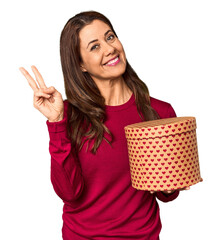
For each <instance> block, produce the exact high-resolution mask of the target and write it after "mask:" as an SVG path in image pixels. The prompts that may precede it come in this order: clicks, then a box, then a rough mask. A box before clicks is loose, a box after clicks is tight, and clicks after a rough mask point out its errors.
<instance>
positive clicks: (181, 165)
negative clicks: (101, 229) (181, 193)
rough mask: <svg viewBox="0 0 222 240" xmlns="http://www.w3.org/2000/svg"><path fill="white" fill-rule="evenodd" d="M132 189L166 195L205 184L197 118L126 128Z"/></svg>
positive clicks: (176, 118) (177, 118)
mask: <svg viewBox="0 0 222 240" xmlns="http://www.w3.org/2000/svg"><path fill="white" fill-rule="evenodd" d="M124 130H125V136H126V139H127V145H128V154H129V164H130V174H131V182H132V187H134V188H136V189H138V190H148V191H166V190H176V189H180V188H184V187H188V186H191V185H194V184H196V183H198V182H200V181H201V180H202V178H201V176H200V166H199V158H198V149H197V137H196V119H195V117H175V118H166V119H158V120H153V121H146V122H140V123H135V124H131V125H128V126H125V127H124Z"/></svg>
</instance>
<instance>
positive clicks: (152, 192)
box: [150, 187, 190, 194]
mask: <svg viewBox="0 0 222 240" xmlns="http://www.w3.org/2000/svg"><path fill="white" fill-rule="evenodd" d="M189 189H190V187H185V188H180V189H176V190H167V191H162V192H163V193H165V194H172V193H174V192H175V191H183V190H189ZM155 192H156V191H150V193H151V194H154V193H155Z"/></svg>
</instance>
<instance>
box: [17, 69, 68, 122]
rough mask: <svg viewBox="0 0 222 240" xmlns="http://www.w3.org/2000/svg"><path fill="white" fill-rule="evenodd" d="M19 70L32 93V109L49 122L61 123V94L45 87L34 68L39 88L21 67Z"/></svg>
mask: <svg viewBox="0 0 222 240" xmlns="http://www.w3.org/2000/svg"><path fill="white" fill-rule="evenodd" d="M19 70H20V71H21V73H22V74H23V75H24V76H25V78H26V79H27V80H28V83H29V85H30V87H31V88H32V90H33V91H34V97H33V105H34V107H35V108H36V109H38V110H39V111H40V112H41V113H42V114H43V115H44V116H45V117H46V118H47V119H48V120H49V122H58V121H61V120H62V119H63V114H64V104H63V99H62V95H61V93H60V92H58V91H57V90H56V89H55V88H54V87H49V88H47V87H46V85H45V82H44V80H43V78H42V76H41V74H40V73H39V71H38V69H37V68H36V67H35V66H32V71H33V73H34V75H35V78H36V81H37V83H38V84H39V87H38V85H37V83H36V81H35V80H34V79H33V78H32V77H31V75H30V74H29V73H28V72H27V71H26V70H25V69H24V68H23V67H20V68H19Z"/></svg>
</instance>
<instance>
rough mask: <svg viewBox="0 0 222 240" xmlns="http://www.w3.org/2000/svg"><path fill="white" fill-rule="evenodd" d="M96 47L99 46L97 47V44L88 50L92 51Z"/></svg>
mask: <svg viewBox="0 0 222 240" xmlns="http://www.w3.org/2000/svg"><path fill="white" fill-rule="evenodd" d="M97 47H99V45H98V44H96V45H94V46H92V47H91V49H90V50H91V51H92V50H94V49H96V48H97Z"/></svg>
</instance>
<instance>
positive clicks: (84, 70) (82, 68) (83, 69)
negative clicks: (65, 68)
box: [80, 64, 87, 72]
mask: <svg viewBox="0 0 222 240" xmlns="http://www.w3.org/2000/svg"><path fill="white" fill-rule="evenodd" d="M80 68H81V70H82V72H87V70H86V69H85V68H84V66H83V65H82V64H80Z"/></svg>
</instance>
